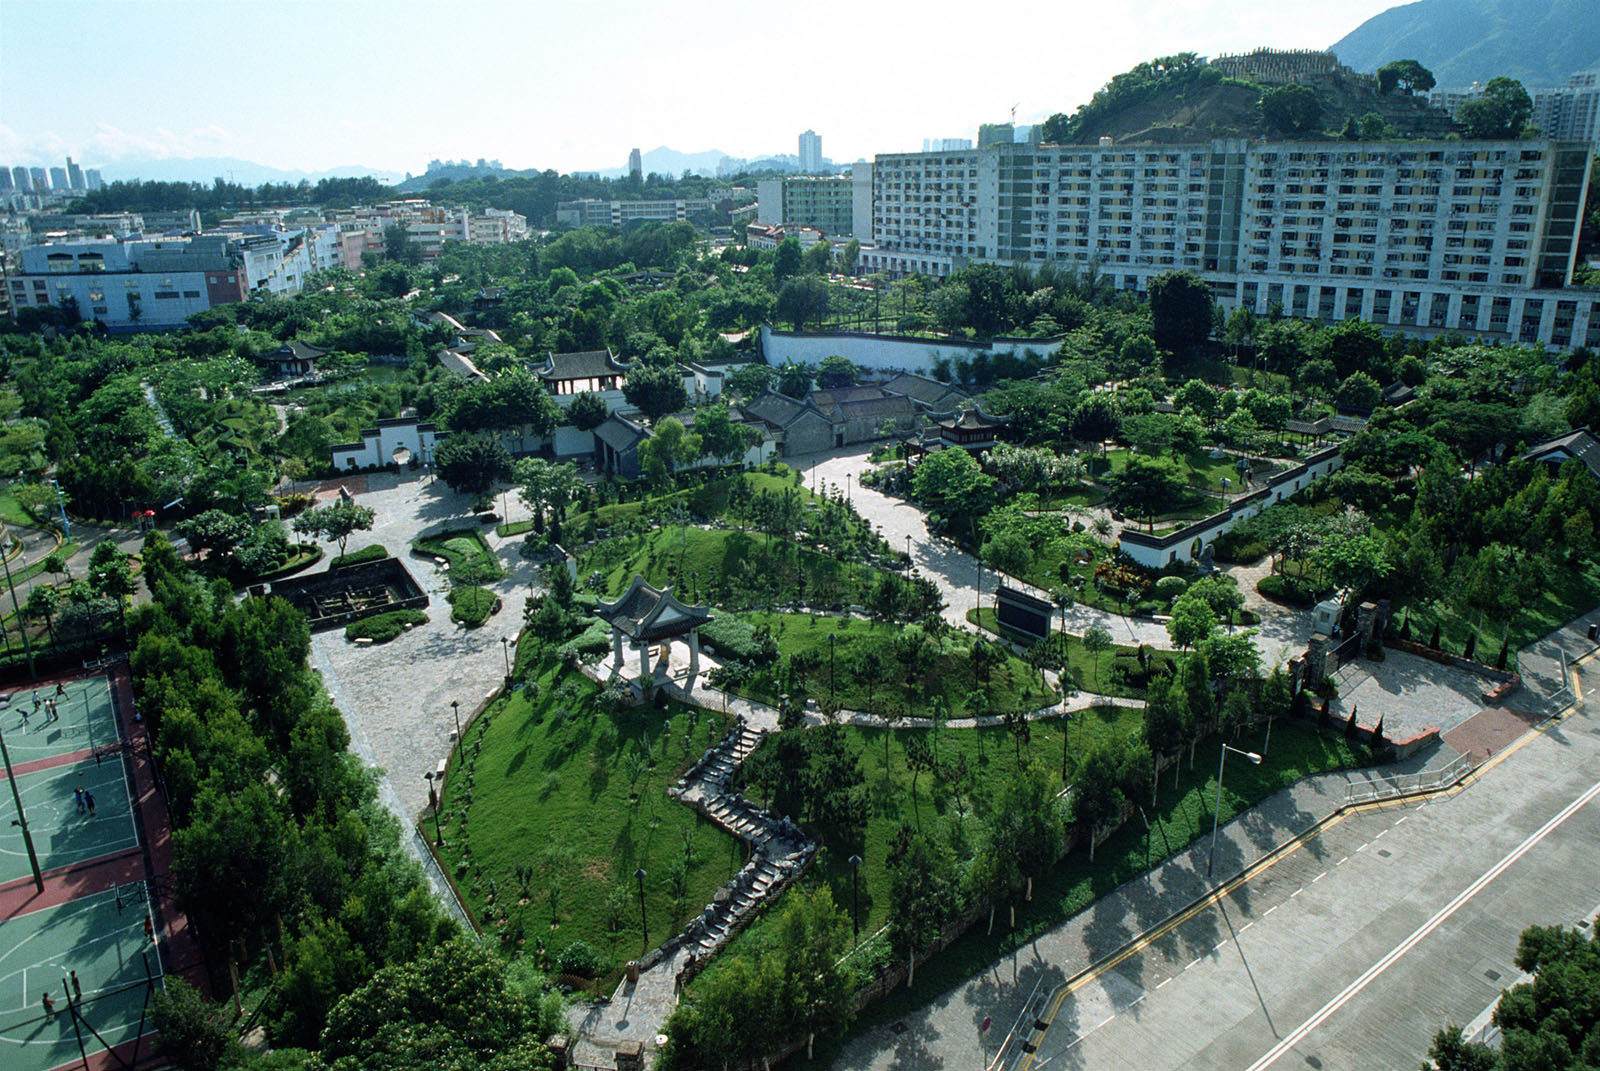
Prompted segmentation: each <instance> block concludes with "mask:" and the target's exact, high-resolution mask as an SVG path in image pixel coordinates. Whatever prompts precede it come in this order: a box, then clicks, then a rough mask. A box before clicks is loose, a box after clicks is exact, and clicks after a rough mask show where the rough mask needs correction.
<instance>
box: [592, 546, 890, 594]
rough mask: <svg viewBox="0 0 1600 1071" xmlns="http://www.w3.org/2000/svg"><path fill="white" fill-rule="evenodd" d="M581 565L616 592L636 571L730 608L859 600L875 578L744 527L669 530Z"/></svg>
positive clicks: (602, 551) (604, 550)
mask: <svg viewBox="0 0 1600 1071" xmlns="http://www.w3.org/2000/svg"><path fill="white" fill-rule="evenodd" d="M584 569H585V570H587V571H592V572H600V573H601V574H602V575H603V578H604V579H603V581H602V583H603V586H604V588H605V590H606V591H608V592H610V593H612V594H613V595H616V594H621V593H622V591H624V590H625V589H626V588H627V586H628V584H629V583H630V582H631V581H632V580H633V577H634V576H635V574H640V575H643V576H644V578H645V579H646V580H648V581H649V582H650V583H652V584H654V585H656V586H657V587H663V586H667V585H671V586H673V588H674V590H675V591H676V593H677V594H678V595H680V596H682V597H683V598H684V599H693V600H695V601H699V602H707V601H709V602H712V603H714V604H715V605H718V606H728V607H732V608H734V609H738V608H742V607H750V606H771V605H772V604H773V603H774V602H776V601H780V600H782V601H788V600H791V599H794V600H803V601H805V602H807V603H813V604H816V605H823V606H839V605H844V604H856V603H864V602H865V601H866V598H867V592H868V591H870V590H871V589H870V585H871V583H872V581H873V579H874V576H875V574H874V571H873V570H872V569H871V568H869V567H868V566H866V565H862V564H858V563H853V562H842V561H839V560H837V559H835V558H832V557H829V556H828V555H826V554H819V553H817V552H816V551H813V550H807V549H805V548H803V547H800V546H799V545H797V544H795V543H793V542H791V541H789V540H771V539H769V538H768V537H766V536H763V535H758V534H755V533H750V532H737V531H727V530H723V529H705V528H693V527H691V528H688V529H684V528H681V527H670V528H662V529H658V530H656V531H654V532H650V533H648V534H646V535H642V536H638V537H635V538H632V539H627V540H620V541H617V542H615V543H610V544H606V545H602V546H601V547H598V548H596V550H595V552H594V553H593V554H591V555H590V556H589V558H588V559H587V560H586V561H585V563H584Z"/></svg>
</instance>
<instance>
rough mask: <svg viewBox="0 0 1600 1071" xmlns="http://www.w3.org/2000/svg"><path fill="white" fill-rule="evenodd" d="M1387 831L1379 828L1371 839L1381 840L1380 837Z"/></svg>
mask: <svg viewBox="0 0 1600 1071" xmlns="http://www.w3.org/2000/svg"><path fill="white" fill-rule="evenodd" d="M1387 832H1389V831H1388V830H1387V829H1382V830H1379V831H1378V835H1377V836H1376V837H1373V838H1372V839H1373V840H1382V839H1383V835H1384V834H1385V833H1387Z"/></svg>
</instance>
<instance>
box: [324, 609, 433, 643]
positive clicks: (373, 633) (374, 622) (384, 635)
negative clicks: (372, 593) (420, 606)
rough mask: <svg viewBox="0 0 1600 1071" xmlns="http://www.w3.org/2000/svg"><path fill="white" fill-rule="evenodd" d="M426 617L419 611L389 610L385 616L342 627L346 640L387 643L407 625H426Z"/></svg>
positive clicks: (381, 615) (364, 619)
mask: <svg viewBox="0 0 1600 1071" xmlns="http://www.w3.org/2000/svg"><path fill="white" fill-rule="evenodd" d="M427 620H428V615H427V614H425V613H423V612H422V611H421V610H390V611H389V612H388V613H386V614H376V615H374V616H372V617H366V618H362V619H361V620H360V621H352V622H350V623H349V624H348V625H346V626H345V627H344V638H345V639H347V640H360V639H368V640H371V641H372V642H373V643H388V642H389V641H390V640H392V639H394V638H395V637H396V636H398V635H400V633H402V632H404V631H405V630H406V626H407V625H421V624H424V623H426V622H427Z"/></svg>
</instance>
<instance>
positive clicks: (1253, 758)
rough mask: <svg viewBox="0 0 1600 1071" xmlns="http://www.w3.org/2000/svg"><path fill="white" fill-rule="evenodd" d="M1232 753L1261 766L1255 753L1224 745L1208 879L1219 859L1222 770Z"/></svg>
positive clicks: (1218, 761)
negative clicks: (1217, 858) (1218, 836)
mask: <svg viewBox="0 0 1600 1071" xmlns="http://www.w3.org/2000/svg"><path fill="white" fill-rule="evenodd" d="M1230 751H1231V752H1233V753H1234V754H1235V755H1243V756H1244V757H1245V758H1247V759H1249V760H1250V761H1251V762H1252V763H1254V764H1255V765H1257V766H1259V765H1260V764H1261V756H1260V755H1257V754H1256V753H1255V752H1254V751H1241V750H1240V749H1238V748H1236V747H1234V746H1233V745H1232V744H1223V745H1222V754H1221V756H1220V757H1218V759H1217V806H1216V808H1215V809H1214V810H1213V811H1212V812H1211V851H1210V852H1208V853H1207V854H1206V877H1208V878H1209V877H1211V864H1212V862H1213V861H1215V859H1216V857H1217V826H1218V825H1220V824H1221V822H1222V768H1223V765H1224V764H1225V763H1226V762H1227V761H1228V752H1230Z"/></svg>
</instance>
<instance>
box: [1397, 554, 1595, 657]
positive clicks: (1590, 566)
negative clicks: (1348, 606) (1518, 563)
mask: <svg viewBox="0 0 1600 1071" xmlns="http://www.w3.org/2000/svg"><path fill="white" fill-rule="evenodd" d="M1596 606H1600V563H1596V562H1582V563H1579V564H1576V565H1562V566H1559V567H1557V568H1555V569H1552V570H1551V577H1550V586H1549V587H1547V588H1545V589H1544V590H1542V591H1538V592H1531V593H1528V594H1527V595H1526V596H1525V597H1524V599H1523V603H1522V608H1521V609H1519V610H1518V611H1517V614H1516V616H1515V617H1514V618H1512V620H1511V634H1510V651H1509V653H1508V654H1507V656H1506V668H1507V669H1515V668H1516V667H1517V651H1518V650H1520V649H1521V648H1523V647H1526V646H1527V645H1528V644H1530V643H1533V642H1534V641H1535V640H1537V639H1539V638H1541V637H1542V636H1545V635H1546V634H1548V633H1549V632H1551V631H1552V630H1554V629H1557V628H1560V627H1561V626H1562V625H1564V624H1566V623H1567V622H1568V621H1571V620H1572V619H1573V618H1574V617H1577V616H1578V615H1579V614H1585V613H1588V612H1589V611H1590V610H1593V609H1594V608H1595V607H1596ZM1402 618H1409V620H1410V631H1411V638H1412V639H1413V640H1416V641H1418V642H1419V643H1427V642H1428V641H1429V640H1430V639H1431V638H1432V637H1433V629H1434V626H1435V625H1439V626H1441V628H1440V637H1439V639H1440V644H1441V646H1443V647H1444V649H1445V650H1447V651H1449V652H1450V653H1452V654H1460V653H1462V651H1464V650H1465V649H1466V645H1467V638H1468V637H1469V636H1470V635H1471V634H1472V631H1473V627H1474V626H1475V625H1476V624H1477V615H1476V614H1474V613H1471V612H1470V611H1463V610H1459V609H1457V608H1456V607H1453V606H1449V605H1447V604H1444V603H1439V602H1432V603H1421V604H1418V603H1410V604H1405V603H1403V604H1401V606H1398V607H1396V608H1395V609H1394V611H1393V613H1392V614H1391V615H1390V618H1389V620H1390V622H1391V624H1390V626H1389V629H1390V632H1391V633H1392V632H1394V631H1396V630H1398V629H1399V627H1400V621H1401V619H1402ZM1504 629H1505V622H1503V621H1489V620H1485V621H1484V622H1483V625H1482V627H1481V628H1480V629H1479V630H1478V651H1477V654H1476V656H1475V657H1476V658H1477V660H1478V661H1479V662H1487V663H1489V664H1490V665H1493V664H1494V662H1495V659H1496V658H1498V657H1499V655H1500V637H1501V634H1502V632H1503V631H1504Z"/></svg>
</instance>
